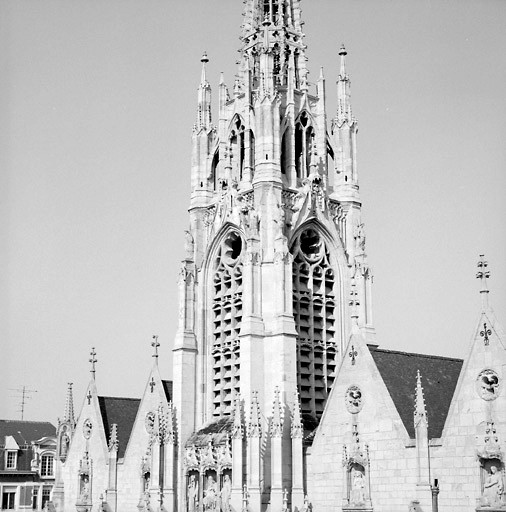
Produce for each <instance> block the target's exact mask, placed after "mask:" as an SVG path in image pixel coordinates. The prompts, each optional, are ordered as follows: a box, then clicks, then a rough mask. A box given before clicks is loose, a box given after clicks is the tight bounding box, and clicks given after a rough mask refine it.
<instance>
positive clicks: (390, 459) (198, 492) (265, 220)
mask: <svg viewBox="0 0 506 512" xmlns="http://www.w3.org/2000/svg"><path fill="white" fill-rule="evenodd" d="M244 3H245V11H244V19H243V24H242V34H241V42H242V43H241V48H240V55H241V57H240V63H239V67H238V70H237V78H236V80H235V83H234V86H233V90H232V91H231V93H229V90H228V89H227V87H226V85H225V82H224V80H223V78H222V79H221V81H220V84H219V87H218V112H219V114H218V121H217V123H216V124H212V122H211V87H210V84H209V83H208V81H207V78H206V64H207V62H208V59H207V56H205V55H204V57H203V58H202V78H201V83H200V87H199V92H198V110H197V122H196V124H195V126H194V130H193V153H192V169H191V186H192V191H191V201H190V210H189V212H190V214H189V231H188V232H187V234H186V247H185V251H186V254H185V259H184V261H183V262H182V268H181V273H180V280H179V293H180V308H179V328H178V332H177V335H176V339H175V344H174V358H173V389H172V390H171V391H170V392H169V393H167V387H166V386H165V384H164V382H163V381H162V380H161V377H160V375H159V373H158V368H157V366H156V364H155V366H154V367H153V370H152V373H151V375H150V376H149V379H148V385H147V386H146V390H145V392H144V396H143V398H142V400H141V401H140V403H139V401H136V402H134V401H132V400H129V399H106V398H100V397H98V396H97V391H96V386H95V381H94V378H93V379H92V380H91V382H90V385H89V387H88V390H87V394H86V399H85V402H84V406H83V409H82V411H81V413H80V416H79V420H78V421H77V427H75V422H74V420H73V419H71V418H69V417H66V418H65V421H64V423H62V425H63V426H60V430H59V446H68V441H65V442H64V443H62V440H63V439H64V435H65V436H68V437H69V438H72V440H71V442H70V446H69V447H68V451H65V456H64V457H62V456H60V457H59V460H60V461H61V462H62V467H61V480H59V481H58V484H57V486H58V493H56V491H55V504H57V508H58V510H63V509H64V510H65V511H66V512H70V511H72V510H75V509H77V510H78V511H83V512H84V511H86V512H89V511H90V510H91V509H92V508H94V507H95V508H96V507H97V506H98V507H101V508H102V509H103V510H113V511H115V512H128V511H132V512H133V511H134V510H135V508H137V509H138V510H140V511H150V510H156V511H163V510H166V511H168V512H172V511H174V510H178V511H179V512H181V511H184V512H214V511H217V510H219V509H221V510H223V512H230V511H234V512H237V511H239V510H243V511H246V510H248V511H250V512H266V511H268V512H281V511H287V510H292V511H293V512H295V511H302V510H308V509H309V508H312V509H313V510H314V511H315V512H331V511H332V512H334V511H335V510H342V511H344V512H347V511H352V510H353V511H358V510H360V511H364V512H365V511H367V512H369V511H372V510H375V511H377V512H401V511H402V512H406V511H407V510H408V509H410V510H420V509H422V510H425V511H427V510H430V508H431V501H432V499H433V496H436V495H437V493H438V492H439V505H440V510H441V511H442V512H444V511H455V512H456V511H459V512H461V511H464V510H466V511H470V510H487V511H496V510H505V509H506V501H505V496H504V482H506V474H505V467H504V461H505V459H506V445H505V442H506V394H505V392H504V390H503V389H502V388H503V387H504V386H503V379H504V378H505V377H506V336H505V333H504V331H503V330H502V328H501V327H500V326H499V323H498V321H497V319H496V317H495V315H494V313H493V311H492V309H491V308H490V306H489V303H488V294H489V293H488V289H487V287H486V280H487V278H488V276H489V273H488V270H487V263H486V262H485V261H484V260H483V259H482V260H480V262H479V263H478V267H479V268H478V277H479V278H480V280H481V295H482V309H481V313H480V316H479V320H478V323H477V324H476V325H477V327H476V331H475V335H474V337H473V339H472V343H471V347H470V350H469V353H468V355H467V357H466V359H465V360H464V361H462V360H459V359H452V358H446V357H439V356H430V355H421V354H412V353H404V352H398V351H390V350H385V349H382V348H379V346H378V344H377V341H376V334H375V330H374V326H373V322H372V301H371V295H372V292H371V280H372V278H371V271H370V268H369V264H368V260H367V255H366V243H365V240H366V239H365V231H364V225H363V223H362V220H361V209H362V203H361V199H360V195H359V180H358V172H357V163H356V162H357V161H356V136H357V121H356V119H355V118H354V117H353V115H352V109H351V103H350V80H349V77H348V74H347V71H346V63H345V57H346V51H345V49H344V48H341V51H340V52H339V55H340V69H339V74H338V79H337V100H338V101H337V105H338V106H337V111H336V112H335V114H334V115H333V117H332V119H331V121H330V123H329V125H330V126H327V114H326V105H325V89H326V85H325V78H324V76H323V72H321V73H320V76H319V78H318V80H317V83H316V87H314V86H313V85H312V84H310V83H309V81H308V70H307V67H306V64H307V59H306V47H305V45H304V42H303V38H304V35H303V31H302V26H303V22H302V19H301V9H300V0H262V1H260V0H245V1H244ZM406 193H409V191H408V190H407V191H406ZM470 300H471V298H470ZM407 336H409V333H407ZM452 341H453V340H452ZM459 341H461V340H459ZM94 360H95V358H94V355H93V354H92V364H94ZM92 371H93V375H94V368H93V369H92ZM171 401H172V403H171ZM113 424H115V425H116V426H113ZM65 425H66V426H65ZM63 427H65V428H63ZM61 432H64V434H63V433H61ZM65 449H67V448H65ZM59 453H60V455H61V454H62V453H63V452H61V451H60V452H59ZM436 481H437V482H438V483H437V484H436ZM56 497H58V500H57V499H56Z"/></svg>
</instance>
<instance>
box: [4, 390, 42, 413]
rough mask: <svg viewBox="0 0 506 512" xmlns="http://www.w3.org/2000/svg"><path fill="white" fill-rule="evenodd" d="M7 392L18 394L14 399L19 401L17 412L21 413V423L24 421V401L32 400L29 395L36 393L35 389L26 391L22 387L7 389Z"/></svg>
mask: <svg viewBox="0 0 506 512" xmlns="http://www.w3.org/2000/svg"><path fill="white" fill-rule="evenodd" d="M9 391H15V392H16V393H20V394H19V395H17V396H16V397H15V398H19V399H20V403H19V409H18V410H17V412H20V413H21V421H24V419H25V405H26V401H27V400H29V399H30V398H32V397H31V396H30V395H31V394H32V393H37V390H36V389H27V388H26V386H22V387H20V388H16V389H13V388H9Z"/></svg>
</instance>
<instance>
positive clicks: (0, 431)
mask: <svg viewBox="0 0 506 512" xmlns="http://www.w3.org/2000/svg"><path fill="white" fill-rule="evenodd" d="M5 436H12V437H13V438H14V439H15V440H16V443H18V445H19V446H20V447H21V446H23V445H29V444H30V443H31V442H32V441H38V440H39V439H41V438H43V437H50V436H52V437H56V427H55V426H54V425H52V424H51V423H49V422H47V421H18V420H0V444H2V445H3V444H4V442H5Z"/></svg>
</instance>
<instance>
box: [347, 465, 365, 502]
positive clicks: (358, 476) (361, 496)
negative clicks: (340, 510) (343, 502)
mask: <svg viewBox="0 0 506 512" xmlns="http://www.w3.org/2000/svg"><path fill="white" fill-rule="evenodd" d="M350 503H351V504H352V505H361V504H363V503H365V478H364V474H363V473H362V471H359V470H358V469H356V470H355V471H354V475H353V481H352V484H351V494H350Z"/></svg>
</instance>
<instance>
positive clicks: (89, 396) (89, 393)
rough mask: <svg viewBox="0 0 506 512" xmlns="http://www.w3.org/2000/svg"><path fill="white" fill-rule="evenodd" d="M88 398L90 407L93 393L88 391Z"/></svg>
mask: <svg viewBox="0 0 506 512" xmlns="http://www.w3.org/2000/svg"><path fill="white" fill-rule="evenodd" d="M86 398H87V399H88V405H90V404H91V398H92V396H91V391H88V394H87V395H86Z"/></svg>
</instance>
